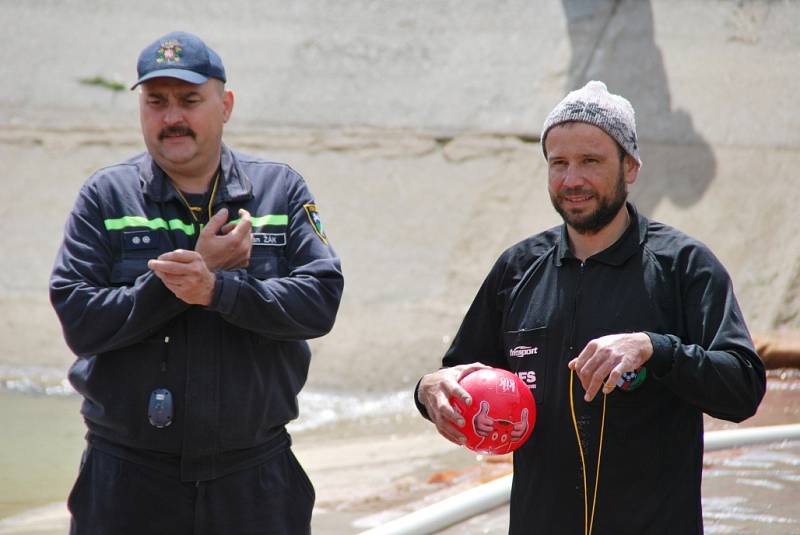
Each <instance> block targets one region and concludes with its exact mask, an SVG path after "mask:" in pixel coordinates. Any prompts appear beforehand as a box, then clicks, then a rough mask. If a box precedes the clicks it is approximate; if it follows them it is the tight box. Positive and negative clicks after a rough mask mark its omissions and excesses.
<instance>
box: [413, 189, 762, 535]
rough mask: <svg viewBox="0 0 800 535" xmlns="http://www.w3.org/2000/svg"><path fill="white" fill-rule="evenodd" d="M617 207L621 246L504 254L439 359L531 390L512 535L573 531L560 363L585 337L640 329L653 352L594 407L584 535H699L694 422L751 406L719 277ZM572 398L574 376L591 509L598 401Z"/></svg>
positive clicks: (701, 254) (695, 250)
mask: <svg viewBox="0 0 800 535" xmlns="http://www.w3.org/2000/svg"><path fill="white" fill-rule="evenodd" d="M628 209H629V211H630V212H631V215H632V217H631V220H632V223H631V225H630V226H629V228H628V229H627V230H626V232H625V233H624V234H623V236H622V237H620V239H619V240H618V241H617V242H616V243H615V244H613V245H612V246H611V247H609V248H608V249H606V250H604V251H602V252H600V253H598V254H596V255H594V256H592V257H590V258H588V259H587V260H586V262H585V263H583V264H582V263H581V262H580V261H579V260H578V259H576V258H575V257H574V256H573V255H572V253H571V251H570V250H569V247H568V241H567V236H566V227H564V226H563V225H562V226H560V227H556V228H553V229H550V230H548V231H546V232H543V233H541V234H538V235H535V236H532V237H531V238H528V239H527V240H525V241H523V242H520V243H518V244H516V245H514V246H512V247H511V248H509V249H508V250H506V251H505V252H504V253H503V254H502V256H501V257H500V258H499V260H498V261H497V262H496V264H495V265H494V267H493V268H492V270H491V272H490V273H489V275H488V277H487V278H486V280H485V282H484V283H483V286H482V287H481V289H480V290H479V292H478V295H477V297H476V298H475V301H474V302H473V304H472V306H471V307H470V309H469V311H468V312H467V315H466V317H465V318H464V322H463V324H462V325H461V328H460V330H459V332H458V334H457V336H456V337H455V339H454V341H453V344H452V346H451V348H450V349H449V351H448V352H447V354H446V355H445V357H444V360H443V363H444V365H445V366H454V365H457V364H464V363H470V362H475V361H481V362H483V363H485V364H488V365H490V366H496V367H500V368H505V369H508V370H511V371H513V372H515V373H517V374H518V375H520V377H521V378H522V379H523V380H525V381H526V383H527V384H528V385H529V387H531V389H532V391H533V393H534V397H535V399H536V403H537V411H538V416H537V421H536V425H535V428H534V431H533V434H532V436H531V438H530V440H529V441H528V442H527V443H526V444H525V445H523V446H522V448H520V449H519V450H518V451H517V452H516V453H515V455H514V482H513V487H512V493H511V522H510V526H511V529H510V533H512V534H529V533H536V534H559V535H573V534H574V535H579V534H582V533H583V532H584V531H583V529H584V485H583V475H582V471H583V468H582V463H581V461H580V455H579V450H578V446H577V440H576V436H575V430H574V427H573V421H572V414H571V409H570V396H569V388H570V387H569V384H570V372H569V369H568V368H567V362H569V361H570V360H571V359H573V358H574V357H576V356H577V355H578V354H579V353H580V351H581V350H582V349H583V348H584V347H585V346H586V344H587V343H588V342H589V341H590V340H592V339H594V338H597V337H600V336H603V335H607V334H617V333H624V332H641V331H643V332H647V333H648V335H649V336H650V338H651V340H652V342H653V347H654V354H653V356H652V358H651V359H650V360H649V361H648V363H647V364H646V370H647V371H646V372H645V373H646V375H645V380H644V382H643V383H641V385H640V386H639V387H638V388H637V389H634V390H629V391H623V390H621V389H619V388H618V389H615V390H614V391H613V392H612V393H611V394H609V395H608V397H607V400H606V403H607V406H606V418H605V430H604V438H603V444H602V453H601V466H600V476H599V485H598V490H597V504H596V513H595V518H594V526H593V528H594V529H593V533H594V534H596V535H621V534H637V535H638V534H645V533H646V534H664V535H666V534H676V533H680V534H681V535H691V534H697V533H702V530H703V526H702V522H703V520H702V512H701V506H700V483H701V476H702V460H703V419H702V414H703V413H704V412H705V413H707V414H710V415H712V416H714V417H717V418H723V419H726V420H731V421H741V420H743V419H745V418H747V417H749V416H751V415H752V414H753V413H754V412H755V411H756V408H757V407H758V404H759V402H760V401H761V398H762V397H763V394H764V390H765V385H766V378H765V373H764V366H763V364H762V362H761V360H760V359H759V357H758V356H757V355H756V353H755V350H754V349H753V344H752V341H751V339H750V336H749V334H748V331H747V328H746V326H745V323H744V320H743V318H742V314H741V311H740V310H739V307H738V305H737V302H736V298H735V296H734V293H733V287H732V284H731V281H730V278H729V276H728V274H727V273H726V271H725V269H724V268H723V267H722V265H721V264H720V263H719V261H718V260H717V259H716V258H715V257H714V256H713V254H712V253H711V252H710V251H709V250H708V249H707V248H706V247H705V246H704V245H702V244H701V243H699V242H697V241H696V240H693V239H691V238H689V237H688V236H686V235H685V234H683V233H681V232H679V231H677V230H675V229H673V228H670V227H667V226H665V225H662V224H660V223H656V222H653V221H649V220H647V219H646V218H645V217H643V216H640V215H638V214H637V213H636V211H635V209H634V208H633V206H632V205H629V206H628ZM519 347H525V348H538V349H537V350H536V351H535V352H534V351H519V350H517V351H512V350H514V349H515V348H519ZM583 394H584V392H583V388H582V387H581V384H580V382H579V381H578V379H577V377H575V380H574V386H573V400H574V407H575V417H576V422H577V425H578V427H579V429H580V434H581V437H582V446H583V451H584V457H585V459H586V480H587V487H588V494H587V501H588V504H589V509H590V510H591V507H592V499H593V493H594V484H595V475H596V473H597V458H598V443H599V435H600V426H601V420H602V398H603V396H602V394H600V395H598V396H596V397H595V399H594V400H593V401H592V402H591V403H588V404H587V403H586V402H585V401H584V400H583ZM423 414H424V409H423Z"/></svg>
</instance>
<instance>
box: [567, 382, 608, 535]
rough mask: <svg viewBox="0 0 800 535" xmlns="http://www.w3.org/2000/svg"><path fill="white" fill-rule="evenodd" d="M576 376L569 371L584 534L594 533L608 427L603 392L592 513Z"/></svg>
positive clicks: (571, 410) (570, 401)
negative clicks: (577, 408) (574, 385)
mask: <svg viewBox="0 0 800 535" xmlns="http://www.w3.org/2000/svg"><path fill="white" fill-rule="evenodd" d="M574 378H575V372H574V371H572V370H570V371H569V408H570V412H571V413H572V425H573V427H574V428H575V439H576V440H577V441H578V452H579V453H580V456H581V468H582V470H581V472H582V474H583V533H584V535H592V528H593V527H594V514H595V513H596V512H597V510H596V509H595V506H596V505H597V483H598V482H599V481H600V459H601V457H602V455H603V432H604V431H605V428H606V397H607V396H606V394H603V416H602V417H601V419H600V442H599V444H598V446H597V468H596V470H595V474H594V496H592V509H591V515H590V513H589V489H587V488H586V458H585V457H584V455H583V446H582V445H581V436H580V433H579V432H578V421H577V420H576V418H575V402H574V400H573V399H572V398H573V395H572V383H573V379H574Z"/></svg>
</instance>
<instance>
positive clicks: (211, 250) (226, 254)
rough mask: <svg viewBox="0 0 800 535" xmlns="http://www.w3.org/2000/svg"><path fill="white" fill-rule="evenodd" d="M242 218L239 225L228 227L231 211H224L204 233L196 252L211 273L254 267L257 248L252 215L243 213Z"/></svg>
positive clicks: (244, 211) (242, 211) (198, 241)
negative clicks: (251, 256)
mask: <svg viewBox="0 0 800 535" xmlns="http://www.w3.org/2000/svg"><path fill="white" fill-rule="evenodd" d="M239 216H240V217H241V220H240V221H239V222H238V223H236V224H235V225H232V224H227V225H226V224H225V223H226V222H227V221H228V210H227V208H222V209H221V210H220V211H219V212H217V213H216V214H214V216H213V217H212V218H211V219H210V220H209V222H208V224H207V225H206V226H205V228H203V230H202V231H201V232H200V236H198V238H197V244H196V245H195V247H194V250H195V251H197V252H198V253H200V256H202V257H203V261H205V263H206V266H208V269H209V270H210V271H212V272H217V271H224V270H226V269H236V268H243V267H247V265H248V264H249V263H250V251H251V249H252V247H253V238H252V236H251V235H250V229H251V228H252V224H251V222H250V214H249V213H248V212H247V210H244V209H242V210H239Z"/></svg>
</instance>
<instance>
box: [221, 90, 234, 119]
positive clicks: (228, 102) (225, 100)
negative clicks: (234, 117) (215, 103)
mask: <svg viewBox="0 0 800 535" xmlns="http://www.w3.org/2000/svg"><path fill="white" fill-rule="evenodd" d="M233 101H234V98H233V91H231V90H230V89H226V90H225V93H224V94H223V95H222V105H223V106H224V110H223V112H222V118H223V121H224V122H226V123H227V122H228V119H230V118H231V113H232V112H233Z"/></svg>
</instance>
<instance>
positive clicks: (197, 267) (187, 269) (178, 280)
mask: <svg viewBox="0 0 800 535" xmlns="http://www.w3.org/2000/svg"><path fill="white" fill-rule="evenodd" d="M147 267H149V268H150V269H152V270H153V273H155V274H156V277H158V278H159V279H161V281H162V282H163V283H164V286H166V287H167V288H169V289H170V290H171V291H172V293H174V294H175V296H176V297H177V298H178V299H180V300H181V301H184V302H185V303H189V304H190V305H204V306H207V305H209V304H211V299H212V298H213V297H214V284H215V282H216V277H215V276H214V274H213V273H212V272H211V271H209V269H208V266H206V263H205V262H204V261H203V257H202V256H200V253H198V252H196V251H186V250H184V249H176V250H174V251H170V252H168V253H164V254H162V255H161V256H159V257H158V258H157V259H155V260H150V261H148V262H147Z"/></svg>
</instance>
